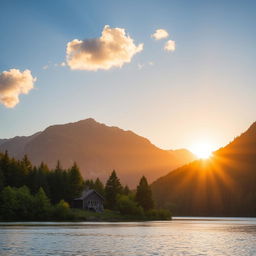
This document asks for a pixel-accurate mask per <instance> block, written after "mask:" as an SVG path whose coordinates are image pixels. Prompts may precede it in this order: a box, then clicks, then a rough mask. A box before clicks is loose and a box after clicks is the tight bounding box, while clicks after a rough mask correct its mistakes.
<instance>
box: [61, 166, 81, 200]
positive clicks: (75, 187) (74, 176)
mask: <svg viewBox="0 0 256 256" xmlns="http://www.w3.org/2000/svg"><path fill="white" fill-rule="evenodd" d="M67 185H68V192H69V193H68V197H67V198H66V199H67V200H68V202H72V200H73V199H74V198H76V197H79V196H80V195H81V192H82V190H83V187H84V181H83V178H82V176H81V174H80V172H79V168H78V166H77V164H76V163H74V164H73V166H72V167H71V169H70V170H69V171H68V174H67ZM64 199H65V198H64Z"/></svg>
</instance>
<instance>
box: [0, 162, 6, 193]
mask: <svg viewBox="0 0 256 256" xmlns="http://www.w3.org/2000/svg"><path fill="white" fill-rule="evenodd" d="M4 184H5V180H4V173H3V170H2V168H1V166H0V191H2V189H3V188H4Z"/></svg>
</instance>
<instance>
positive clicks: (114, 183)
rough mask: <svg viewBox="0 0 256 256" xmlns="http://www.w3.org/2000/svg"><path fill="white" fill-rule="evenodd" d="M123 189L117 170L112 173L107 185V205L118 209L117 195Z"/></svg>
mask: <svg viewBox="0 0 256 256" xmlns="http://www.w3.org/2000/svg"><path fill="white" fill-rule="evenodd" d="M122 191H123V188H122V185H121V183H120V180H119V179H118V177H117V175H116V172H115V170H113V172H112V173H111V175H110V177H109V179H108V181H107V183H106V187H105V198H106V207H107V208H109V209H116V199H117V195H118V194H121V193H122Z"/></svg>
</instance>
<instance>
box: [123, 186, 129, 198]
mask: <svg viewBox="0 0 256 256" xmlns="http://www.w3.org/2000/svg"><path fill="white" fill-rule="evenodd" d="M130 193H131V190H130V189H129V187H128V186H127V185H126V186H125V187H124V190H123V194H124V195H127V196H128V195H129V194H130Z"/></svg>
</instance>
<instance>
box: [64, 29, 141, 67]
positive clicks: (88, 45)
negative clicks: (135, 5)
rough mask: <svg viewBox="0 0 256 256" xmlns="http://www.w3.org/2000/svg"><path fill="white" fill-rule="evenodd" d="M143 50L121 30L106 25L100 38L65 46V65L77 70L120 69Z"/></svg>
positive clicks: (75, 41) (76, 41)
mask: <svg viewBox="0 0 256 256" xmlns="http://www.w3.org/2000/svg"><path fill="white" fill-rule="evenodd" d="M142 50H143V44H139V45H137V46H136V45H135V44H134V42H133V39H132V38H131V37H130V36H129V35H126V33H125V30H124V29H123V28H110V27H109V26H108V25H106V26H105V27H104V29H103V31H102V34H101V37H100V38H94V39H85V40H78V39H74V40H73V41H71V42H69V43H68V44H67V49H66V53H67V65H68V66H69V67H70V68H71V69H79V70H94V71H96V70H98V69H104V70H108V69H110V68H112V67H122V66H123V65H124V64H125V63H129V62H130V61H131V59H132V57H133V56H134V55H135V54H136V53H138V52H140V51H142Z"/></svg>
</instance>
